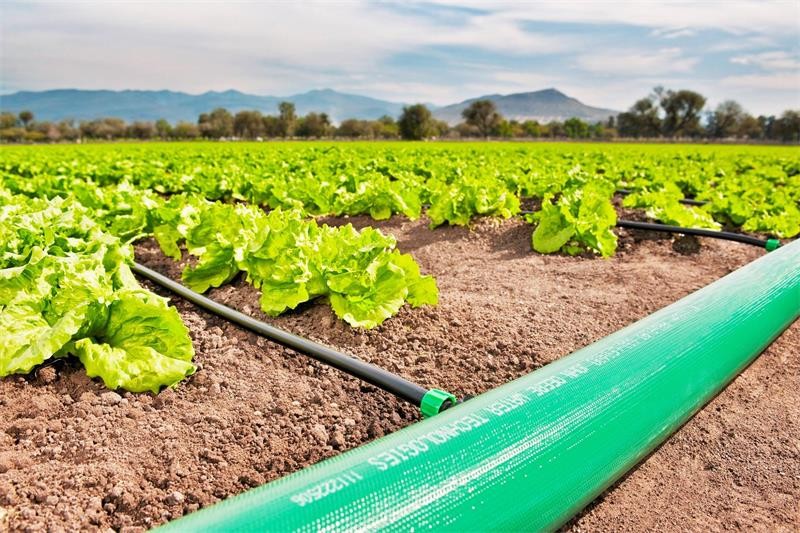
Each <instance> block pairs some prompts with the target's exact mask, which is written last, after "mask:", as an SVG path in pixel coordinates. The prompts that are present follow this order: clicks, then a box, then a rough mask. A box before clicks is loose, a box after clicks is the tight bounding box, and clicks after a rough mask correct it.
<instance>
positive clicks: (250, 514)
mask: <svg viewBox="0 0 800 533" xmlns="http://www.w3.org/2000/svg"><path fill="white" fill-rule="evenodd" d="M799 315H800V242H793V243H791V244H789V245H787V246H785V247H783V248H781V249H778V250H777V251H775V252H772V253H770V254H768V255H765V256H764V257H762V258H760V259H758V260H756V261H754V262H753V263H750V264H748V265H747V266H745V267H743V268H741V269H739V270H737V271H735V272H733V273H732V274H729V275H728V276H725V277H724V278H722V279H720V280H718V281H716V282H715V283H712V284H711V285H709V286H707V287H705V288H703V289H701V290H699V291H697V292H695V293H693V294H691V295H689V296H687V297H685V298H683V299H682V300H680V301H678V302H676V303H674V304H672V305H670V306H668V307H666V308H664V309H662V310H660V311H658V312H656V313H654V314H652V315H650V316H648V317H646V318H644V319H642V320H640V321H639V322H636V323H635V324H632V325H631V326H628V327H626V328H624V329H622V330H620V331H618V332H616V333H614V334H612V335H610V336H608V337H606V338H604V339H602V340H600V341H598V342H596V343H594V344H592V345H590V346H588V347H586V348H583V349H581V350H579V351H577V352H575V353H573V354H572V355H569V356H567V357H564V358H562V359H559V360H558V361H556V362H554V363H551V364H549V365H547V366H545V367H544V368H541V369H539V370H537V371H536V372H533V373H531V374H528V375H526V376H524V377H522V378H520V379H517V380H515V381H513V382H511V383H508V384H506V385H504V386H502V387H499V388H497V389H494V390H492V391H489V392H487V393H485V394H482V395H481V396H479V397H477V398H474V399H472V400H470V401H468V402H466V403H464V404H460V405H458V406H456V407H454V408H452V409H450V410H448V411H445V412H444V413H442V414H440V415H437V416H435V417H433V418H431V419H428V420H425V421H423V422H420V423H417V424H414V425H412V426H410V427H407V428H405V429H403V430H400V431H398V432H396V433H393V434H391V435H389V436H387V437H384V438H382V439H380V440H378V441H375V442H372V443H370V444H368V445H365V446H361V447H359V448H357V449H355V450H352V451H350V452H348V453H345V454H342V455H340V456H338V457H334V458H332V459H329V460H327V461H324V462H322V463H320V464H318V465H315V466H312V467H310V468H307V469H305V470H302V471H300V472H298V473H296V474H294V475H291V476H288V477H285V478H283V479H280V480H277V481H275V482H272V483H270V484H267V485H265V486H262V487H259V488H256V489H253V490H251V491H248V492H246V493H244V494H242V495H240V496H238V497H234V498H231V499H228V500H226V501H223V502H221V503H219V504H217V505H215V506H213V507H210V508H208V509H206V510H202V511H200V512H197V513H194V514H191V515H189V516H187V517H185V518H183V519H181V520H178V521H175V522H172V523H170V524H168V525H167V526H165V527H164V528H163V530H164V531H169V530H180V531H253V530H271V531H275V530H278V531H288V530H304V531H332V530H335V531H341V530H348V531H349V530H378V529H389V530H405V531H413V530H416V531H422V530H428V529H429V528H433V529H434V530H443V529H444V530H448V529H449V530H461V531H463V530H498V529H513V530H519V529H524V530H528V531H531V530H552V529H555V528H557V527H558V526H559V525H561V524H563V523H564V522H566V521H567V520H569V518H570V517H572V516H573V515H574V514H575V513H577V512H578V511H580V510H581V509H582V508H583V507H584V506H585V505H587V504H588V503H589V502H591V501H592V500H593V499H594V498H595V497H596V496H597V495H599V494H600V493H601V492H602V491H603V490H604V489H606V488H607V487H608V486H609V485H611V484H612V483H613V482H614V481H615V480H617V479H619V478H620V477H621V476H622V475H623V474H624V473H625V472H627V471H628V470H629V469H630V468H632V467H633V466H634V465H636V464H637V463H638V462H639V461H640V460H641V459H642V458H644V457H645V456H646V455H647V454H648V453H649V452H650V451H652V450H653V449H654V448H655V447H656V446H657V445H658V444H660V443H661V442H662V441H664V440H665V439H666V438H667V437H668V436H669V435H670V434H672V433H673V432H674V431H675V430H677V429H678V428H679V427H680V426H681V424H683V423H684V422H685V421H686V420H688V419H689V418H690V417H691V416H692V415H693V414H694V413H695V412H697V411H698V410H699V409H700V408H701V407H702V406H703V405H704V404H705V403H706V402H708V401H709V400H710V399H711V398H712V397H713V396H714V395H715V394H717V393H718V392H719V391H720V390H721V389H722V388H723V387H725V385H726V384H727V383H728V382H729V381H730V380H731V379H733V378H734V377H735V376H736V375H737V374H738V373H739V372H740V371H742V370H743V369H744V368H745V367H746V366H747V365H748V364H749V363H750V362H751V361H752V360H753V359H754V358H755V357H757V356H758V354H759V353H761V351H762V350H764V348H765V347H766V346H768V345H769V343H770V342H771V341H772V340H773V339H774V338H775V337H777V336H778V335H779V334H780V333H781V332H782V331H783V330H784V329H785V328H786V327H788V326H789V325H790V324H791V323H792V322H793V321H794V320H795V319H797V318H798V316H799ZM265 453H268V452H265Z"/></svg>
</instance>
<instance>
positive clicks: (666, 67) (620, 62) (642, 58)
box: [576, 48, 699, 76]
mask: <svg viewBox="0 0 800 533" xmlns="http://www.w3.org/2000/svg"><path fill="white" fill-rule="evenodd" d="M698 62H699V58H696V57H686V56H684V55H683V52H682V50H681V49H680V48H662V49H660V50H655V51H652V52H647V51H641V52H639V51H630V50H600V51H597V52H591V53H588V54H581V55H579V56H578V57H577V58H576V63H577V65H578V66H579V67H580V68H582V69H583V70H586V71H589V72H594V73H597V74H603V75H616V76H619V75H626V76H652V75H654V74H661V75H664V74H671V73H676V72H691V71H692V69H693V68H694V67H695V65H697V63H698Z"/></svg>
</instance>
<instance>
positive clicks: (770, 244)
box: [764, 239, 781, 252]
mask: <svg viewBox="0 0 800 533" xmlns="http://www.w3.org/2000/svg"><path fill="white" fill-rule="evenodd" d="M780 247H781V241H779V240H778V239H767V243H766V244H765V245H764V248H766V249H767V251H768V252H771V251H773V250H777V249H778V248H780Z"/></svg>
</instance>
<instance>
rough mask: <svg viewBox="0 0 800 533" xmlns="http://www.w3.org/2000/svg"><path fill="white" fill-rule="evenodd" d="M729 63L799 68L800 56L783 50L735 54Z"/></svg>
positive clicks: (786, 68) (779, 68) (783, 68)
mask: <svg viewBox="0 0 800 533" xmlns="http://www.w3.org/2000/svg"><path fill="white" fill-rule="evenodd" d="M731 63H735V64H737V65H748V66H756V67H758V68H761V69H763V70H800V57H798V55H797V54H791V53H789V52H787V51H785V50H773V51H771V52H762V53H760V54H747V55H742V56H736V57H732V58H731ZM798 89H799V90H800V87H798Z"/></svg>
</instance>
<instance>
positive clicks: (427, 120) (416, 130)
mask: <svg viewBox="0 0 800 533" xmlns="http://www.w3.org/2000/svg"><path fill="white" fill-rule="evenodd" d="M397 127H398V129H399V130H400V136H401V137H402V138H403V139H406V140H412V141H418V140H421V139H426V138H428V137H430V136H432V135H435V134H436V131H435V127H436V124H435V122H434V120H433V115H431V112H430V110H429V109H428V108H427V107H426V106H425V105H424V104H414V105H410V106H405V107H403V113H402V114H401V115H400V119H399V120H398V121H397Z"/></svg>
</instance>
